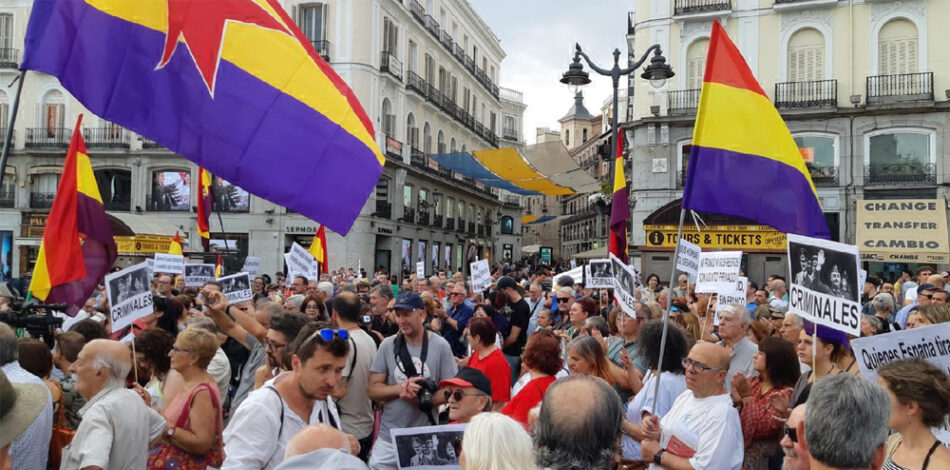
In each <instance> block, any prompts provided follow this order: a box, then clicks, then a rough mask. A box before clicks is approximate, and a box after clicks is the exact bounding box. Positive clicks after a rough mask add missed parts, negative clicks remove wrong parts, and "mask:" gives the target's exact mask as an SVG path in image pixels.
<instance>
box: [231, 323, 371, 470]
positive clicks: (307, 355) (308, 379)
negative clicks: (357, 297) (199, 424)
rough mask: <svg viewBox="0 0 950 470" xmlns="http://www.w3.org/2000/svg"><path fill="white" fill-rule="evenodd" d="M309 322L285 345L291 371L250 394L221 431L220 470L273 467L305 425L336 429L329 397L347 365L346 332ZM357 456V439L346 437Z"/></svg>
mask: <svg viewBox="0 0 950 470" xmlns="http://www.w3.org/2000/svg"><path fill="white" fill-rule="evenodd" d="M328 326H329V325H328V324H327V323H326V322H317V323H309V324H307V326H305V327H304V328H303V329H302V330H301V331H300V334H298V335H297V337H296V339H294V340H293V342H292V343H291V344H290V345H288V346H287V347H288V348H290V349H289V351H293V352H294V353H293V356H292V357H291V366H292V370H291V371H287V372H284V373H282V374H280V375H278V376H277V377H274V378H273V379H271V380H269V381H268V382H267V383H266V384H264V386H263V387H261V388H259V389H257V390H255V391H253V392H251V394H250V395H248V396H247V398H246V399H245V400H244V402H243V403H242V404H241V406H240V407H239V408H238V409H237V411H236V412H235V413H234V414H233V415H232V416H231V422H230V423H229V424H228V427H227V428H226V429H225V430H224V453H225V455H226V459H225V461H224V465H222V466H221V470H237V469H241V470H251V469H258V470H259V469H272V468H274V467H276V466H277V465H279V464H280V463H281V462H282V461H283V460H284V450H285V448H286V446H287V443H288V442H289V441H290V439H291V438H292V437H293V436H294V435H295V434H297V433H298V432H299V431H300V430H301V429H303V428H304V427H306V426H307V425H308V424H316V423H324V424H329V425H331V426H333V427H334V428H337V429H340V416H339V414H338V413H337V410H336V406H335V405H334V404H333V400H329V399H328V397H329V396H330V394H331V393H333V391H334V390H335V389H336V387H337V385H338V384H339V382H340V380H341V377H342V375H343V368H344V367H346V355H347V351H348V350H349V347H350V346H349V334H348V332H347V331H346V330H332V329H329V328H327V327H328ZM350 440H351V443H352V444H353V447H354V448H353V449H352V451H353V453H354V454H355V453H357V452H358V451H359V449H357V448H356V444H355V442H354V441H355V438H352V439H350Z"/></svg>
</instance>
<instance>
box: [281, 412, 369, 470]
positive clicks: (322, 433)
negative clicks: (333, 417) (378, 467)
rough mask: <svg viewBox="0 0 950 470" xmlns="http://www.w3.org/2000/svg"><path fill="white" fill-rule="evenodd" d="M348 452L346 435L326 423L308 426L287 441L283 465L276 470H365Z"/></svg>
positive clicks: (348, 444) (348, 445) (348, 443)
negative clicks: (322, 469)
mask: <svg viewBox="0 0 950 470" xmlns="http://www.w3.org/2000/svg"><path fill="white" fill-rule="evenodd" d="M349 453H350V441H349V439H348V438H347V437H346V435H345V434H343V433H342V432H340V431H339V430H337V429H336V428H334V427H333V426H330V425H328V424H322V423H321V424H311V425H309V426H307V427H305V428H303V429H302V430H301V431H300V432H298V433H297V434H296V435H294V437H292V438H291V439H290V442H288V443H287V451H286V452H285V453H284V462H283V463H281V464H280V465H279V466H278V467H277V468H276V469H275V470H304V469H307V470H309V469H314V468H332V469H334V470H347V469H354V470H355V469H361V470H365V469H366V465H365V464H364V463H363V462H362V461H360V459H358V458H356V457H353V456H352V455H348V454H349Z"/></svg>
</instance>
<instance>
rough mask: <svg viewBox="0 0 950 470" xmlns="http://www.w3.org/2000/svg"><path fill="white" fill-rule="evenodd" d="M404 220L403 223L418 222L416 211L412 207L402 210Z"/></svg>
mask: <svg viewBox="0 0 950 470" xmlns="http://www.w3.org/2000/svg"><path fill="white" fill-rule="evenodd" d="M400 220H402V221H403V222H410V223H413V222H415V221H416V210H415V209H413V208H411V207H406V208H403V210H402V219H400Z"/></svg>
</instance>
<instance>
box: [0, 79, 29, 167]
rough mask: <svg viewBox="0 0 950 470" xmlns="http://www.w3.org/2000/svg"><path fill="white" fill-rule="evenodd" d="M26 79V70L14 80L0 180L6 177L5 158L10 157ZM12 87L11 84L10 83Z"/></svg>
mask: <svg viewBox="0 0 950 470" xmlns="http://www.w3.org/2000/svg"><path fill="white" fill-rule="evenodd" d="M25 78H26V70H25V69H24V70H21V71H20V75H18V76H17V78H16V79H15V80H17V81H19V83H17V86H16V96H15V97H14V98H13V112H12V113H10V123H9V124H8V125H7V135H6V138H5V139H4V141H3V153H2V154H0V180H2V179H3V177H4V176H6V174H7V173H6V171H7V157H9V156H10V147H11V143H12V142H13V124H14V123H16V113H17V110H18V109H20V94H21V93H23V80H24V79H25ZM11 85H12V83H11Z"/></svg>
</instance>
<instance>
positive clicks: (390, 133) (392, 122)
mask: <svg viewBox="0 0 950 470" xmlns="http://www.w3.org/2000/svg"><path fill="white" fill-rule="evenodd" d="M380 121H381V122H382V123H383V134H385V135H386V137H390V138H393V139H395V138H396V127H395V126H396V116H395V115H394V114H393V104H392V103H391V102H390V101H389V98H383V107H382V115H381V116H380Z"/></svg>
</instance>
